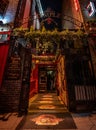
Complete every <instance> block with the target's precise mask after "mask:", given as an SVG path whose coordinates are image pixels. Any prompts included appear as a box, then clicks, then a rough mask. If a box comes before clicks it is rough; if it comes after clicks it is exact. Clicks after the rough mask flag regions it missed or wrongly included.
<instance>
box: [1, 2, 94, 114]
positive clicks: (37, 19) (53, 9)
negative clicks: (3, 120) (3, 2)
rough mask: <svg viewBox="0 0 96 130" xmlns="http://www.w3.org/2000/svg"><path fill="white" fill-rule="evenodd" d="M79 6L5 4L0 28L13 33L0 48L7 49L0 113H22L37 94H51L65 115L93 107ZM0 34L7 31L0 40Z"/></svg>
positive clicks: (90, 66)
mask: <svg viewBox="0 0 96 130" xmlns="http://www.w3.org/2000/svg"><path fill="white" fill-rule="evenodd" d="M54 3H55V4H54ZM82 4H83V5H85V3H81V1H78V0H68V1H67V2H66V1H65V0H60V1H56V0H53V1H51V0H17V1H15V2H13V0H10V1H9V4H8V6H7V8H6V13H3V17H2V18H0V20H1V21H2V24H3V25H1V27H5V26H8V27H10V29H9V30H8V32H10V31H12V32H13V33H11V34H12V35H11V38H10V39H9V40H2V38H1V43H2V44H1V43H0V49H2V46H4V47H5V48H6V45H8V48H7V51H6V55H5V60H4V61H5V62H3V65H2V68H3V70H4V71H3V72H2V76H1V77H2V79H1V81H0V82H1V88H0V103H1V105H0V110H1V111H18V112H19V113H26V112H27V109H28V99H29V98H31V97H32V96H33V95H34V94H36V93H39V92H44V93H46V92H57V94H58V95H59V96H60V97H61V99H62V101H63V102H64V103H65V104H66V106H67V107H68V109H69V110H77V109H78V108H79V106H81V108H84V109H88V105H89V104H90V103H92V105H90V107H89V109H90V110H91V109H93V108H94V107H95V99H96V94H95V93H96V83H95V78H96V77H95V76H96V75H95V65H96V64H95V62H94V65H93V59H92V52H93V51H90V44H89V43H90V42H89V39H88V34H90V32H89V30H88V31H86V26H85V21H86V20H85V19H84V15H83V12H82V8H83V7H82V8H81V5H82ZM54 5H55V6H54ZM88 8H89V7H88ZM94 8H95V7H94ZM86 11H87V12H88V14H89V9H86ZM93 14H94V15H96V14H95V13H93ZM89 15H90V14H89ZM94 17H95V16H94ZM6 18H7V19H6ZM5 21H6V22H5ZM13 28H17V29H14V30H13ZM69 30H70V31H69ZM3 33H7V32H6V31H4V30H1V34H0V36H1V37H2V36H3ZM94 34H95V33H94ZM7 35H8V33H7ZM8 36H10V34H9V35H8ZM91 40H92V41H93V39H92V38H91V39H90V41H91ZM5 41H6V42H5ZM6 43H7V44H6ZM91 47H92V46H91ZM91 50H92V49H91ZM1 52H2V53H1ZM1 52H0V53H1V55H0V56H1V57H0V58H1V59H0V63H2V61H3V60H2V55H3V52H4V50H2V51H1ZM94 56H96V55H94ZM94 56H93V57H94ZM10 99H11V100H10Z"/></svg>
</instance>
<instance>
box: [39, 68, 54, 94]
mask: <svg viewBox="0 0 96 130" xmlns="http://www.w3.org/2000/svg"><path fill="white" fill-rule="evenodd" d="M55 77H56V71H55V68H54V67H49V66H46V67H40V68H39V77H38V78H39V92H55V90H56V87H55V86H56V85H55V84H56V80H55Z"/></svg>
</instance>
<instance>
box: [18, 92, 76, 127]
mask: <svg viewBox="0 0 96 130" xmlns="http://www.w3.org/2000/svg"><path fill="white" fill-rule="evenodd" d="M17 129H18V130H37V129H38V130H47V129H50V130H54V129H55V130H59V129H60V130H64V129H76V125H75V123H74V120H73V118H72V116H71V114H70V113H69V111H68V110H67V108H66V106H65V105H64V104H63V103H62V101H61V100H60V98H59V97H58V96H57V94H56V93H39V94H37V95H35V96H34V97H32V98H31V99H30V100H29V109H28V114H27V116H26V117H25V119H24V120H23V121H22V122H21V123H20V124H19V125H18V127H17Z"/></svg>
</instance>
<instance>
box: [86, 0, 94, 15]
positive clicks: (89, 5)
mask: <svg viewBox="0 0 96 130" xmlns="http://www.w3.org/2000/svg"><path fill="white" fill-rule="evenodd" d="M87 10H88V15H89V16H90V17H91V16H93V15H94V14H95V13H96V9H95V5H94V3H93V2H89V4H88V6H87Z"/></svg>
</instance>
